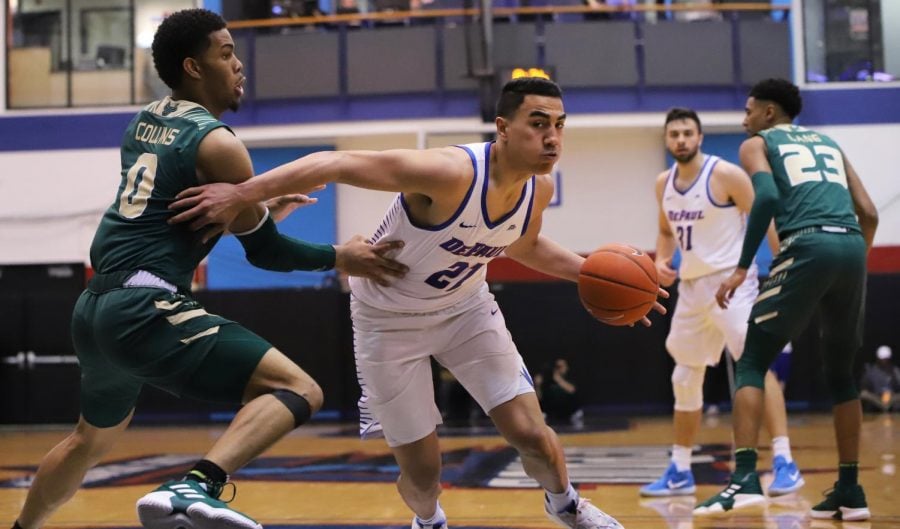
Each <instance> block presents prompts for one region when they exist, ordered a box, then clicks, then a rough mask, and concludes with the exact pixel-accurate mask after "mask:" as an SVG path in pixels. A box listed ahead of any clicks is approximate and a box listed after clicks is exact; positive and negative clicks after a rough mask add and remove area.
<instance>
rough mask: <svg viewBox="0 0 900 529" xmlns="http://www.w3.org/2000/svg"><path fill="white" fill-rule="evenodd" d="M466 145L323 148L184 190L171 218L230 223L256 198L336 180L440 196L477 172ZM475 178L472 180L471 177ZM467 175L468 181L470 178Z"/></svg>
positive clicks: (303, 190)
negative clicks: (238, 180)
mask: <svg viewBox="0 0 900 529" xmlns="http://www.w3.org/2000/svg"><path fill="white" fill-rule="evenodd" d="M471 166H472V164H471V161H470V160H469V159H468V155H467V154H466V153H465V152H464V151H463V150H461V149H457V148H452V147H450V148H442V149H427V150H409V149H395V150H389V151H323V152H317V153H313V154H310V155H308V156H304V157H303V158H300V159H298V160H294V161H292V162H289V163H286V164H284V165H281V166H279V167H276V168H275V169H272V170H271V171H267V172H266V173H263V174H261V175H259V176H257V177H255V178H252V179H249V180H246V181H244V182H243V183H242V184H240V185H238V186H234V187H229V186H221V185H218V186H217V185H209V186H201V187H196V188H190V189H186V190H184V191H182V192H181V193H179V195H178V196H177V197H176V198H177V200H176V201H175V202H174V203H172V204H171V205H170V209H173V210H177V211H180V212H179V213H178V214H177V215H175V216H174V217H172V219H171V220H170V222H172V223H178V222H190V227H191V229H194V230H199V229H201V228H203V227H205V226H210V225H221V224H227V223H229V222H230V221H231V220H232V219H234V218H235V216H236V215H237V213H238V212H240V211H241V210H242V209H243V208H246V207H247V206H248V205H250V204H255V203H258V202H262V201H264V200H266V199H270V198H274V197H277V196H282V195H287V194H293V193H307V192H309V190H310V189H315V188H316V187H318V186H321V185H323V184H327V183H330V182H337V183H345V184H350V185H353V186H356V187H362V188H366V189H374V190H380V191H400V192H404V193H417V194H422V195H425V196H428V197H431V198H433V199H434V198H440V197H441V196H442V195H444V194H446V193H447V192H448V188H450V187H451V186H455V185H458V184H459V182H460V181H461V178H460V177H465V174H466V172H467V171H468V172H471ZM468 181H470V180H468ZM468 181H467V182H468Z"/></svg>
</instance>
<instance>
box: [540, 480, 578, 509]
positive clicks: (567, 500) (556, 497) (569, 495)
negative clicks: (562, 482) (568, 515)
mask: <svg viewBox="0 0 900 529" xmlns="http://www.w3.org/2000/svg"><path fill="white" fill-rule="evenodd" d="M544 493H545V494H547V499H548V500H549V501H550V508H552V509H553V510H554V511H556V512H561V511H563V510H564V509H566V508H567V507H568V506H569V505H571V504H572V502H573V501H574V502H576V503H577V502H578V493H577V492H575V489H574V488H573V487H572V484H571V483H569V485H568V487H566V490H565V491H564V492H560V493H559V494H557V493H555V492H550V491H549V490H544Z"/></svg>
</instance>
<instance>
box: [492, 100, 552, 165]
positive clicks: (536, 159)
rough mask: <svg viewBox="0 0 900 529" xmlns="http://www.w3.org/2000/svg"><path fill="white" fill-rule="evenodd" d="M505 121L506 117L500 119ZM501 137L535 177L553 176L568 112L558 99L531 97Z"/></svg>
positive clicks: (502, 130) (501, 130)
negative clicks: (537, 175) (542, 175)
mask: <svg viewBox="0 0 900 529" xmlns="http://www.w3.org/2000/svg"><path fill="white" fill-rule="evenodd" d="M500 119H501V120H503V118H500ZM503 121H504V122H505V124H506V127H505V128H503V127H501V129H500V135H501V136H502V137H504V139H506V141H507V146H508V147H509V149H510V152H512V153H515V156H516V158H517V159H518V160H519V161H521V162H522V163H523V164H524V165H526V166H527V167H528V170H529V171H531V172H532V173H534V174H550V173H551V172H553V166H554V165H555V164H556V162H558V161H559V159H560V156H562V148H563V128H564V127H565V124H566V113H565V111H564V110H563V104H562V100H561V99H559V98H558V97H548V96H538V95H527V96H525V99H524V100H523V101H522V104H521V105H520V106H519V108H518V110H516V114H515V115H514V116H513V118H512V119H511V120H509V121H506V120H503Z"/></svg>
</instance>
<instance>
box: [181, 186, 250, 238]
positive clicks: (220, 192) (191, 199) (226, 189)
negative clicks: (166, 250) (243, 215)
mask: <svg viewBox="0 0 900 529" xmlns="http://www.w3.org/2000/svg"><path fill="white" fill-rule="evenodd" d="M245 207H247V204H244V203H243V201H242V200H241V196H240V193H239V191H238V188H237V186H235V185H233V184H224V183H216V184H207V185H204V186H200V187H191V188H188V189H185V190H184V191H182V192H181V193H178V195H177V196H176V197H175V201H174V202H172V203H171V204H169V209H171V210H173V211H180V213H178V214H177V215H175V216H174V217H172V218H170V219H169V224H178V223H181V222H190V225H189V227H190V229H192V230H194V231H197V230H200V229H202V228H208V230H207V231H208V232H212V233H213V234H214V233H218V232H221V231H223V230H224V229H225V228H227V227H228V225H229V224H231V223H232V222H233V221H234V219H235V217H237V216H238V213H240V212H241V210H243V209H244V208H245ZM211 236H212V235H210V233H206V234H205V236H204V241H206V240H208V239H209V238H210V237H211Z"/></svg>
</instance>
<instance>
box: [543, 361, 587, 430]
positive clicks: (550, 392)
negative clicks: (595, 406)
mask: <svg viewBox="0 0 900 529" xmlns="http://www.w3.org/2000/svg"><path fill="white" fill-rule="evenodd" d="M568 374H569V362H567V361H566V360H565V359H564V358H557V359H556V360H555V361H554V362H553V367H552V369H547V370H546V372H545V373H543V374H542V375H541V382H540V385H541V407H542V408H543V410H544V413H546V414H547V422H548V423H550V424H560V423H566V422H569V423H572V424H573V425H576V426H580V425H581V424H583V418H584V412H583V411H582V409H581V398H580V397H579V395H578V388H576V387H575V384H573V383H572V381H570V380H569V379H568V378H566V375H568ZM536 382H537V381H536ZM535 385H537V384H535Z"/></svg>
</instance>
